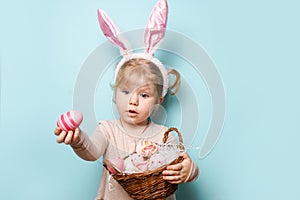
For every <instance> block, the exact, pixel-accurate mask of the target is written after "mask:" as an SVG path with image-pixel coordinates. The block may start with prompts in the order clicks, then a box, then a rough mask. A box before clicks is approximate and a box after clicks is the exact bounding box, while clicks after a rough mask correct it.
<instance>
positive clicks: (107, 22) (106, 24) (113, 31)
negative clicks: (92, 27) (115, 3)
mask: <svg viewBox="0 0 300 200" xmlns="http://www.w3.org/2000/svg"><path fill="white" fill-rule="evenodd" d="M98 21H99V25H100V28H101V30H102V32H103V34H104V35H105V36H106V37H107V39H109V40H110V41H111V42H112V43H113V44H114V45H116V46H117V47H119V48H120V51H121V54H122V55H124V54H127V52H128V51H130V47H129V45H128V44H127V42H126V40H125V39H124V38H122V37H121V34H120V31H119V30H118V28H117V26H116V25H115V24H114V23H113V21H112V20H111V19H110V17H109V16H108V15H107V14H106V13H105V12H104V11H103V10H101V9H98Z"/></svg>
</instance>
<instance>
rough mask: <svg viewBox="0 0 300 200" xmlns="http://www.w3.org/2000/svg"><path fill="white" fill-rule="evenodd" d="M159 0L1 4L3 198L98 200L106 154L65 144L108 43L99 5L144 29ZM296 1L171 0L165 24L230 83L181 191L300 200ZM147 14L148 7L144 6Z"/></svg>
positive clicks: (220, 197) (235, 198) (215, 198)
mask: <svg viewBox="0 0 300 200" xmlns="http://www.w3.org/2000/svg"><path fill="white" fill-rule="evenodd" d="M155 3H156V1H153V0H151V1H150V0H143V1H141V0H127V1H121V0H118V1H117V0H110V1H100V0H97V1H96V0H90V1H83V0H81V1H70V0H65V1H56V0H53V1H43V0H39V1H37V0H27V1H20V0H19V1H5V2H4V1H1V6H0V11H1V12H0V16H1V31H0V34H1V43H0V44H1V59H0V60H1V66H0V67H1V68H0V72H1V73H0V74H1V101H0V103H1V110H0V111H1V118H0V119H1V127H0V131H1V145H0V152H1V154H0V155H1V157H0V160H1V167H0V191H1V192H0V199H12V200H17V199H33V200H36V199H44V200H50V199H51V200H52V199H56V200H66V199H72V200H82V199H93V198H94V196H95V194H96V191H97V188H98V182H99V179H100V171H101V170H100V168H99V163H97V162H95V163H91V162H86V161H83V160H81V159H80V158H78V157H77V156H76V155H75V154H74V153H73V152H72V150H71V148H69V147H67V146H65V145H58V144H56V142H55V140H56V138H55V136H54V135H53V133H52V132H53V129H54V126H55V123H56V119H57V117H58V115H59V114H60V113H61V112H64V111H66V110H69V109H70V108H71V106H72V95H73V87H74V82H75V79H76V76H77V75H78V73H79V70H80V66H81V64H82V63H83V62H84V60H85V59H86V57H87V56H88V55H89V53H90V52H91V51H92V50H93V49H95V48H96V47H97V46H98V45H99V44H101V43H103V42H104V41H106V39H105V38H104V37H103V36H102V34H101V33H100V30H99V27H98V22H97V16H96V9H97V8H99V7H101V8H103V9H105V10H106V11H107V12H109V13H110V15H111V16H113V19H114V21H115V22H116V23H117V24H118V25H119V26H120V28H121V30H123V31H129V30H133V29H137V28H143V27H144V25H145V22H146V20H147V18H148V14H147V13H150V11H151V9H152V7H153V5H154V4H155ZM299 6H300V5H299V3H298V2H297V1H296V0H294V1H293V0H286V1H270V0H269V1H268V0H265V1H258V0H252V1H237V0H236V1H234V0H229V1H203V0H200V1H198V0H190V1H180V0H169V9H170V12H169V20H168V28H169V29H171V30H175V31H178V32H180V33H182V34H184V35H186V36H188V37H190V38H192V39H193V40H194V41H196V42H197V43H199V44H200V45H201V46H202V47H204V48H205V49H206V51H207V53H208V54H209V56H210V57H211V58H212V60H213V61H214V63H215V64H216V66H217V68H218V70H219V72H220V75H221V76H222V79H223V82H224V86H225V88H226V97H227V103H226V105H227V106H226V110H227V113H226V121H225V125H224V130H223V133H222V136H221V137H220V139H219V141H218V143H217V145H216V147H215V148H214V150H213V151H212V152H211V153H210V154H209V156H208V157H206V158H205V159H203V160H199V159H197V153H198V152H196V151H191V152H190V154H191V156H192V157H193V158H194V160H195V161H196V162H197V163H198V165H199V167H200V168H201V176H200V178H199V179H198V180H197V181H196V182H193V183H188V184H185V185H182V186H180V188H179V190H178V195H177V196H178V199H187V197H186V195H190V197H189V198H188V199H202V200H241V199H243V200H250V199H251V200H252V199H289V200H296V199H300V191H299V185H300V180H299V178H300V172H299V169H300V161H299V152H300V145H299V140H300V136H299V131H300V123H299V115H300V106H299V102H300V94H299V84H300V82H299V73H300V69H299V67H300V61H299V46H300V39H299V35H300V28H299V18H300V14H299ZM145 13H146V14H145Z"/></svg>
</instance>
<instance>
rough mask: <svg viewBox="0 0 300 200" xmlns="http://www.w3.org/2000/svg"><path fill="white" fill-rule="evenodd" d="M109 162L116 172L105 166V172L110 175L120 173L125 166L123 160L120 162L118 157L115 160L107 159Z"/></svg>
mask: <svg viewBox="0 0 300 200" xmlns="http://www.w3.org/2000/svg"><path fill="white" fill-rule="evenodd" d="M108 160H109V162H110V163H111V164H112V166H113V167H114V168H115V169H116V170H117V171H116V170H115V169H114V168H112V167H110V166H106V167H107V170H108V171H109V172H110V173H111V174H116V173H117V172H118V171H119V172H122V171H124V169H125V165H124V160H122V159H121V158H119V157H116V158H110V159H108Z"/></svg>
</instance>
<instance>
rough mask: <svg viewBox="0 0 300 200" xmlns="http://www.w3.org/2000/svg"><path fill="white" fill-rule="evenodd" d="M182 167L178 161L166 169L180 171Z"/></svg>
mask: <svg viewBox="0 0 300 200" xmlns="http://www.w3.org/2000/svg"><path fill="white" fill-rule="evenodd" d="M181 169H182V164H181V163H178V164H175V165H170V166H168V167H167V170H175V171H180V170H181Z"/></svg>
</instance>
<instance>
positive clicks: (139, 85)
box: [115, 77, 161, 125]
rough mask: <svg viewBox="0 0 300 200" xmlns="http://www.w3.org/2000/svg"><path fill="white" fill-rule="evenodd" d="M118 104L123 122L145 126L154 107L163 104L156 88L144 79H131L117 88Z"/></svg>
mask: <svg viewBox="0 0 300 200" xmlns="http://www.w3.org/2000/svg"><path fill="white" fill-rule="evenodd" d="M115 95H116V104H117V108H118V112H119V114H120V117H121V119H122V120H123V122H125V123H128V124H134V125H145V124H146V123H147V119H148V117H149V116H150V114H151V111H152V109H153V106H154V105H155V104H158V103H161V100H159V98H157V91H156V86H155V84H153V83H149V82H148V83H147V81H146V80H145V79H144V78H143V77H130V78H128V80H126V81H123V82H122V83H120V85H119V86H118V87H117V88H116V93H115Z"/></svg>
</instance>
